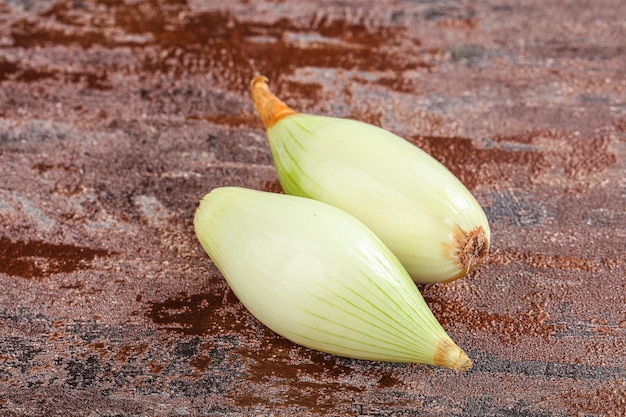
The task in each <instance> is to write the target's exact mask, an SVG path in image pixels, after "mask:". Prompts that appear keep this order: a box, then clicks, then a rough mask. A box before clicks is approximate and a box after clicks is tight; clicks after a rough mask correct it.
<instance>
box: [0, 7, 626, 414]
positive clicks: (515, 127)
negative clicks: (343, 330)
mask: <svg viewBox="0 0 626 417" xmlns="http://www.w3.org/2000/svg"><path fill="white" fill-rule="evenodd" d="M624 16H626V3H625V2H623V1H622V0H600V1H593V2H589V1H583V0H571V1H567V2H561V1H558V2H557V1H552V2H551V1H540V0H529V1H524V2H521V1H520V2H518V1H506V0H505V1H500V0H488V1H484V2H477V1H466V0H459V1H454V0H441V1H400V0H398V1H373V0H369V1H355V2H348V1H320V2H311V1H230V2H215V1H200V0H189V1H183V0H137V1H134V0H133V1H130V0H106V1H105V0H67V1H53V0H50V1H45V0H6V1H5V2H4V3H0V103H1V106H0V224H1V227H0V290H1V291H0V415H2V416H9V417H12V416H42V415H47V416H64V417H65V416H185V415H190V416H196V415H198V416H269V415H274V416H305V417H306V416H317V415H327V416H363V417H365V416H415V415H420V416H449V417H469V416H487V417H489V416H523V417H557V416H558V417H561V416H624V415H626V411H625V410H626V354H625V353H626V312H625V311H626V309H625V304H626V278H625V277H626V266H625V265H624V247H625V244H624V242H625V241H626V233H625V229H626V217H625V210H626V190H625V188H626V184H625V182H624V173H625V168H626V163H625V162H624V161H625V156H626V145H625V142H626V140H625V139H626V58H625V57H626V50H625V45H626V26H625V24H624ZM256 72H262V73H264V74H265V75H267V76H268V77H269V78H270V79H271V86H272V89H273V90H274V91H275V92H276V93H277V94H278V95H279V96H280V97H281V98H283V99H284V100H285V101H286V102H287V103H289V104H290V105H291V106H292V107H294V108H296V109H298V110H301V111H306V112H311V113H318V114H324V115H332V116H342V117H352V118H356V119H360V120H364V121H368V122H371V123H375V124H377V125H381V126H383V127H385V128H387V129H389V130H391V131H394V132H395V133H398V134H400V135H401V136H403V137H405V138H407V139H408V140H410V141H411V142H413V143H415V144H417V145H419V146H421V147H422V148H424V149H425V150H427V151H428V152H430V153H431V154H432V155H433V156H434V157H436V158H437V159H439V160H440V161H442V162H443V163H444V164H446V165H447V166H448V167H449V168H450V169H451V170H452V171H453V172H454V173H455V174H456V175H458V176H459V178H460V179H461V180H462V181H463V182H464V183H465V184H466V185H467V186H468V187H469V188H470V189H471V190H472V191H473V193H474V194H475V196H476V197H477V199H478V200H479V201H480V202H481V204H482V205H483V206H484V207H485V210H486V212H487V215H488V217H489V219H490V222H491V226H492V233H493V241H492V254H491V256H490V259H489V261H488V263H487V264H486V265H484V266H483V267H482V268H480V269H479V270H478V271H477V272H475V273H474V274H472V276H470V277H467V278H465V279H463V280H459V281H455V282H453V283H450V284H445V285H431V286H423V287H420V289H421V290H422V292H423V294H424V297H425V298H426V300H427V302H428V303H429V305H430V306H431V308H432V309H433V312H434V313H435V315H436V316H437V317H438V318H439V319H440V321H441V323H442V324H443V325H444V327H445V328H446V329H447V330H448V332H449V333H450V335H451V336H452V337H453V338H454V339H455V341H457V342H458V344H459V345H460V346H462V347H463V348H464V349H465V350H466V351H467V352H468V354H469V355H470V356H471V357H472V359H473V361H474V364H475V365H474V367H473V368H472V369H471V370H470V371H468V372H467V373H463V374H460V373H455V372H453V371H449V370H445V369H439V368H433V367H428V366H422V365H412V364H389V363H378V362H365V361H357V360H350V359H344V358H338V357H334V356H331V355H326V354H322V353H318V352H314V351H311V350H309V349H306V348H301V347H298V346H296V345H293V344H291V343H290V342H288V341H286V340H285V339H282V338H280V337H278V336H276V335H274V334H273V333H272V332H271V331H269V330H268V329H266V328H264V327H263V326H262V325H260V324H259V323H258V322H257V321H256V320H255V319H254V318H252V317H251V316H250V314H249V313H248V312H247V311H246V310H245V309H244V308H243V307H242V305H241V304H240V303H239V302H238V301H237V299H236V298H235V297H234V295H233V294H232V292H230V291H229V290H228V288H227V285H226V283H225V281H224V280H223V278H222V277H221V276H220V274H219V273H218V272H217V270H216V269H215V267H214V266H213V265H212V263H211V262H210V261H209V259H208V257H207V256H206V255H205V254H204V253H203V251H202V249H201V248H200V245H199V243H198V242H197V241H196V238H195V235H194V233H193V227H192V216H193V211H194V209H195V207H196V205H197V202H198V201H199V199H200V197H201V196H202V195H203V194H204V193H206V192H208V191H209V190H210V189H212V188H214V187H217V186H222V185H239V186H246V187H250V188H256V189H262V190H269V191H279V190H280V185H279V184H278V182H277V178H276V173H275V171H274V168H273V165H272V160H271V154H270V152H269V147H268V145H267V143H266V138H265V134H264V132H263V130H262V126H261V122H260V120H259V119H258V116H257V115H256V114H255V112H254V109H253V106H252V102H251V99H250V97H249V94H248V83H249V81H250V79H251V78H252V76H253V75H254V74H255V73H256Z"/></svg>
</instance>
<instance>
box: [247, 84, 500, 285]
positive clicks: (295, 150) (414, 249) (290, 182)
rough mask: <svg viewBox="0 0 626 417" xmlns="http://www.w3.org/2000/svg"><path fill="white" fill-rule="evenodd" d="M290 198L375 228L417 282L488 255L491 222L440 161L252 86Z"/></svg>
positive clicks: (449, 276)
mask: <svg viewBox="0 0 626 417" xmlns="http://www.w3.org/2000/svg"><path fill="white" fill-rule="evenodd" d="M252 96H253V99H254V103H255V106H256V107H257V110H258V111H259V114H260V115H261V119H262V120H263V123H264V125H265V127H266V130H267V135H268V139H269V143H270V147H271V150H272V156H273V158H274V163H275V165H276V169H277V172H278V176H279V179H280V183H281V185H282V187H283V190H284V191H285V193H287V194H293V195H298V196H302V197H308V198H312V199H316V200H320V201H323V202H326V203H328V204H331V205H333V206H336V207H339V208H341V209H343V210H345V211H347V212H348V213H350V214H352V215H353V216H355V217H357V218H358V219H360V220H361V221H362V222H363V223H365V224H366V225H367V226H368V227H369V228H371V229H372V230H373V231H374V232H375V233H376V234H377V235H378V236H379V237H380V238H381V239H382V240H383V242H385V244H386V245H387V246H388V247H389V248H390V249H391V250H392V252H393V253H394V254H395V255H396V256H397V257H398V258H399V259H400V261H401V262H402V264H403V265H404V267H405V268H406V269H407V271H408V272H409V274H410V275H411V277H412V278H413V280H414V281H415V282H418V283H434V282H447V281H452V280H454V279H457V278H460V277H462V276H464V275H466V274H468V273H470V272H471V271H472V270H474V269H475V268H476V267H478V266H479V265H480V264H482V263H483V262H484V261H485V260H486V258H487V255H488V253H489V241H490V234H491V231H490V228H489V223H488V221H487V217H486V215H485V213H484V211H483V209H482V207H481V206H480V205H479V204H478V202H477V201H476V199H475V198H474V197H473V196H472V194H471V193H470V192H469V190H468V189H467V188H466V187H465V186H464V185H463V184H462V183H461V182H460V181H459V180H458V179H457V178H456V177H455V176H454V175H453V174H452V173H451V172H450V171H449V170H448V169H447V168H445V167H444V166H443V165H442V164H441V163H439V162H438V161H437V160H435V159H434V158H433V157H431V156H430V155H428V154H427V153H426V152H424V151H422V150H421V149H419V148H418V147H416V146H414V145H413V144H411V143H410V142H408V141H406V140H404V139H402V138H400V137H399V136H397V135H395V134H393V133H391V132H389V131H386V130H384V129H382V128H379V127H376V126H373V125H370V124H367V123H363V122H359V121H355V120H350V119H340V118H333V117H326V116H315V115H309V114H302V113H298V112H296V111H295V110H293V109H291V108H290V107H289V106H287V105H286V104H285V103H283V102H282V101H281V100H280V99H278V98H277V97H276V96H275V95H273V94H272V93H271V92H270V91H269V88H268V86H267V78H266V77H263V76H259V77H256V78H254V80H253V81H252Z"/></svg>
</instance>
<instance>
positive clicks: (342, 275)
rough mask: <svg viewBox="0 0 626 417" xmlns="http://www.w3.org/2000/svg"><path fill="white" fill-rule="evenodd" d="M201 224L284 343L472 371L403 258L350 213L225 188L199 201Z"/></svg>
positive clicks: (207, 243)
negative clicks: (407, 269)
mask: <svg viewBox="0 0 626 417" xmlns="http://www.w3.org/2000/svg"><path fill="white" fill-rule="evenodd" d="M194 227H195V231H196V234H197V236H198V239H199V241H200V243H201V245H202V247H203V248H204V249H205V251H206V252H207V254H208V255H209V256H210V257H211V259H212V260H213V262H214V263H215V265H216V266H217V268H218V269H219V270H220V271H221V272H222V274H223V275H224V277H225V279H226V280H227V282H228V284H229V285H230V287H231V289H232V290H233V292H234V293H235V295H236V296H237V297H238V298H239V300H240V301H241V302H242V303H243V304H244V305H245V306H246V308H247V309H248V310H249V311H250V312H251V313H252V314H253V315H254V316H255V317H256V318H257V319H259V320H260V321H261V322H262V323H264V324H265V325H266V326H267V327H269V328H270V329H272V330H273V331H275V332H276V333H278V334H280V335H282V336H283V337H286V338H287V339H290V340H291V341H293V342H295V343H298V344H301V345H303V346H307V347H309V348H312V349H316V350H319V351H322V352H327V353H331V354H336V355H339V356H345V357H351V358H356V359H367V360H379V361H390V362H413V363H422V364H430V365H437V366H443V367H447V368H450V369H455V370H459V371H464V370H466V369H468V368H469V367H470V366H471V360H470V359H469V358H468V357H467V355H466V354H465V352H463V350H461V349H460V348H459V347H458V346H457V345H456V344H455V343H454V342H453V341H452V339H450V337H449V336H448V335H447V333H446V332H445V330H444V329H443V328H442V327H441V325H440V324H439V322H438V321H437V319H436V318H435V316H434V315H433V314H432V312H431V311H430V309H429V308H428V305H427V304H426V303H425V301H424V299H423V297H422V296H421V294H420V293H419V291H418V289H417V287H416V286H415V284H414V282H413V281H412V280H411V278H410V277H409V275H408V274H407V272H406V270H405V269H404V268H403V267H402V265H401V264H400V263H399V261H398V260H397V258H396V257H395V256H394V255H393V254H392V253H391V252H390V251H389V249H388V248H387V247H386V246H385V245H384V244H383V243H382V242H381V241H380V239H379V238H378V237H377V236H376V235H375V234H374V233H373V232H372V231H371V230H369V229H368V228H367V227H366V226H365V225H363V223H361V222H360V221H359V220H357V219H355V218H354V217H352V216H351V215H349V214H347V213H345V212H344V211H342V210H340V209H337V208H335V207H332V206H330V205H328V204H325V203H322V202H319V201H315V200H312V199H307V198H301V197H296V196H289V195H283V194H276V193H267V192H262V191H255V190H249V189H244V188H238V187H222V188H217V189H214V190H212V191H211V192H210V193H208V194H207V195H205V196H204V197H203V198H202V200H201V202H200V205H199V206H198V209H197V210H196V213H195V216H194Z"/></svg>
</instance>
